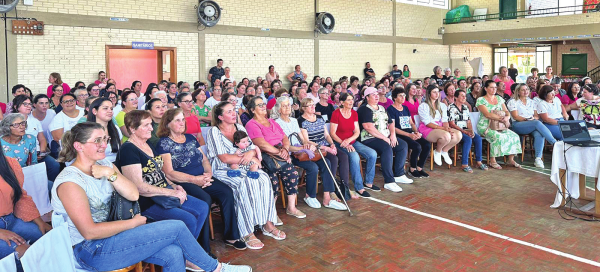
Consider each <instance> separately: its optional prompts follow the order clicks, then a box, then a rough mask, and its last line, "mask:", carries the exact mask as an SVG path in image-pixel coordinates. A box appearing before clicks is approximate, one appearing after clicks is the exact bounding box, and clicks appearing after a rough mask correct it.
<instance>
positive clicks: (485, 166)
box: [477, 163, 489, 171]
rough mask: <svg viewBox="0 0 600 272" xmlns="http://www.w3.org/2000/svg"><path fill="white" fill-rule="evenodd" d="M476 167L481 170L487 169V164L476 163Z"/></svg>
mask: <svg viewBox="0 0 600 272" xmlns="http://www.w3.org/2000/svg"><path fill="white" fill-rule="evenodd" d="M477 168H479V169H481V170H483V171H487V170H488V169H489V168H488V166H487V165H485V164H483V163H480V164H479V165H477Z"/></svg>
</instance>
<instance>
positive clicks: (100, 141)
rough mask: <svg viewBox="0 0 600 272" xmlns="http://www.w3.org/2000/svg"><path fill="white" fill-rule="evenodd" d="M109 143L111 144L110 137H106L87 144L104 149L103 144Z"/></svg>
mask: <svg viewBox="0 0 600 272" xmlns="http://www.w3.org/2000/svg"><path fill="white" fill-rule="evenodd" d="M108 142H110V137H108V136H104V137H98V138H96V139H95V140H93V141H91V142H85V143H86V144H95V145H96V147H98V148H100V147H102V144H107V145H108Z"/></svg>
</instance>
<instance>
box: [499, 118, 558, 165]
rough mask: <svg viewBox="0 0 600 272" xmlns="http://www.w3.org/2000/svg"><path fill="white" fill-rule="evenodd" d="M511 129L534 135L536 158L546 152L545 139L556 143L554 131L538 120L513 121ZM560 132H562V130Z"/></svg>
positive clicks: (518, 132) (519, 132) (522, 133)
mask: <svg viewBox="0 0 600 272" xmlns="http://www.w3.org/2000/svg"><path fill="white" fill-rule="evenodd" d="M557 128H558V126H557ZM510 129H512V131H514V132H515V133H517V134H521V135H524V134H531V136H533V149H534V150H535V157H536V158H541V157H542V153H543V152H544V140H546V141H548V142H549V143H550V144H554V143H556V139H554V136H552V134H553V133H552V132H550V130H549V129H548V127H547V126H546V125H545V124H544V123H542V122H540V121H538V120H532V121H523V122H513V123H512V125H511V127H510ZM558 133H559V134H560V131H559V132H558Z"/></svg>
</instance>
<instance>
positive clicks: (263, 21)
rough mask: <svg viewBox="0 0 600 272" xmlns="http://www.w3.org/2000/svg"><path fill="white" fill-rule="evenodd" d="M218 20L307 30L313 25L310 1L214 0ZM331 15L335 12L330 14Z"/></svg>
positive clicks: (259, 26)
mask: <svg viewBox="0 0 600 272" xmlns="http://www.w3.org/2000/svg"><path fill="white" fill-rule="evenodd" d="M217 2H218V3H219V6H221V8H222V9H223V16H222V17H221V20H220V21H219V24H222V25H230V26H245V27H258V28H273V29H289V30H304V31H307V30H308V31H310V30H312V29H314V25H315V8H314V1H294V0H277V1H261V0H244V1H239V0H218V1H217ZM334 16H335V15H334Z"/></svg>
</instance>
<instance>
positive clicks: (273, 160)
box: [260, 144, 287, 173]
mask: <svg viewBox="0 0 600 272" xmlns="http://www.w3.org/2000/svg"><path fill="white" fill-rule="evenodd" d="M274 147H275V148H277V149H282V148H283V145H281V144H277V145H275V146H274ZM260 153H261V156H262V165H263V167H264V169H265V170H266V172H268V173H275V172H277V171H279V169H281V167H282V166H284V165H285V164H286V163H287V160H284V159H283V158H281V157H279V156H277V155H271V154H268V153H267V152H260Z"/></svg>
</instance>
